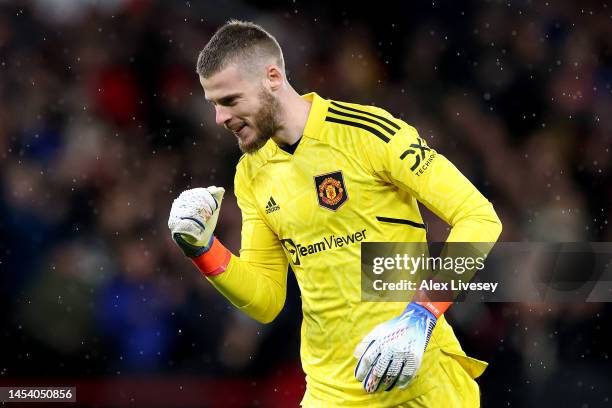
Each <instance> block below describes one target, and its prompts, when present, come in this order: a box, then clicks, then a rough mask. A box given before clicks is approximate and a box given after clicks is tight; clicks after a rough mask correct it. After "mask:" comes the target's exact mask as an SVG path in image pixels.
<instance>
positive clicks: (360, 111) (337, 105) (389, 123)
mask: <svg viewBox="0 0 612 408" xmlns="http://www.w3.org/2000/svg"><path fill="white" fill-rule="evenodd" d="M331 104H332V105H334V106H335V107H337V108H342V109H346V110H349V111H353V112H357V113H361V114H363V115H368V116H371V117H373V118H376V119H380V120H382V121H383V122H385V123H387V124H388V125H389V126H392V127H394V128H395V129H397V130H400V126H399V125H398V124H397V123H395V122H393V121H391V120H389V119H387V118H385V117H384V116H380V115H376V114H375V113H371V112H367V111H363V110H360V109H355V108H351V107H350V106H346V105H343V104H341V103H338V102H335V101H331Z"/></svg>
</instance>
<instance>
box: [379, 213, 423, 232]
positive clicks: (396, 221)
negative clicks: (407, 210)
mask: <svg viewBox="0 0 612 408" xmlns="http://www.w3.org/2000/svg"><path fill="white" fill-rule="evenodd" d="M376 219H377V220H378V221H380V222H388V223H390V224H403V225H410V226H411V227H415V228H423V229H424V230H425V231H427V225H425V224H419V223H418V222H414V221H410V220H404V219H402V218H389V217H379V216H376Z"/></svg>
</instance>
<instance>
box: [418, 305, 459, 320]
mask: <svg viewBox="0 0 612 408" xmlns="http://www.w3.org/2000/svg"><path fill="white" fill-rule="evenodd" d="M415 303H416V304H417V305H421V306H423V307H424V308H426V309H427V310H429V311H430V312H431V313H433V314H434V316H436V319H437V318H439V317H440V316H441V315H442V314H444V312H446V309H448V308H449V307H450V305H452V304H453V302H415Z"/></svg>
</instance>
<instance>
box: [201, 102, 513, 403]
mask: <svg viewBox="0 0 612 408" xmlns="http://www.w3.org/2000/svg"><path fill="white" fill-rule="evenodd" d="M304 98H305V99H307V100H309V101H310V102H311V103H312V105H311V111H310V114H309V117H308V121H307V124H306V127H305V129H304V133H303V136H302V138H301V139H300V141H299V144H298V145H297V148H296V149H295V150H294V151H293V152H292V153H290V152H287V151H285V150H283V149H281V148H280V147H279V146H278V145H277V144H276V143H274V142H273V141H272V140H269V141H268V143H267V144H266V145H265V146H264V147H263V148H261V149H260V150H259V151H257V152H256V153H254V154H252V155H244V156H243V157H242V159H241V160H240V162H239V163H238V166H237V170H236V177H235V186H234V187H235V194H236V197H237V199H238V205H239V207H240V209H241V211H242V217H243V220H242V246H241V250H240V256H239V257H237V256H232V258H231V260H230V263H229V264H228V267H227V270H226V271H225V272H224V273H222V274H220V275H218V276H216V277H213V278H210V281H211V282H212V284H213V285H214V286H215V287H216V288H217V289H218V290H219V291H220V292H222V293H223V294H224V295H225V296H226V297H227V298H228V299H229V300H230V301H231V302H232V303H233V304H234V305H236V306H237V307H238V308H240V309H242V310H243V311H244V312H246V313H247V314H249V315H250V316H252V317H253V318H255V319H257V320H259V321H262V322H269V321H272V320H273V319H274V317H275V316H276V315H277V314H278V313H279V312H280V310H281V309H282V307H283V304H284V301H285V294H286V279H287V270H288V268H287V266H288V265H290V266H291V269H292V270H293V271H294V273H295V276H296V278H297V281H298V284H299V287H300V290H301V297H302V310H303V321H302V331H301V359H302V366H303V369H304V371H305V373H306V380H307V391H306V395H305V397H304V401H303V403H304V404H306V405H317V403H318V404H319V405H325V406H395V405H398V404H401V403H402V402H406V401H409V400H411V399H412V398H415V397H417V396H418V395H420V394H422V393H424V392H427V390H429V389H431V388H432V387H434V386H435V380H436V379H435V378H432V377H431V376H428V375H427V374H423V373H427V371H428V370H429V369H430V367H432V366H434V365H435V364H436V361H434V360H435V359H434V358H433V357H429V356H432V355H433V354H432V353H431V351H432V350H434V349H436V348H440V349H441V350H442V351H443V352H445V353H447V354H449V355H453V356H455V357H456V358H457V360H458V361H459V362H460V363H461V365H462V366H463V367H464V369H465V370H466V371H467V372H468V373H469V374H470V376H472V378H475V377H477V376H478V375H480V374H481V373H482V371H483V370H484V368H485V366H486V364H485V363H482V362H479V361H478V360H474V359H470V358H468V357H466V356H465V353H463V351H462V350H461V347H460V345H459V343H458V341H457V339H456V337H455V335H454V334H453V331H452V329H451V327H450V326H449V325H448V323H447V322H446V320H445V319H444V317H441V318H440V319H439V320H438V323H437V325H436V327H435V330H434V332H433V335H432V338H431V340H430V342H429V345H428V348H427V351H426V353H425V357H424V359H423V365H422V366H421V369H420V371H419V375H417V377H416V379H415V380H413V382H412V383H411V384H410V385H409V386H408V387H407V388H406V389H404V390H400V389H394V390H392V391H390V392H384V393H375V394H366V393H365V392H364V391H363V388H362V385H361V383H360V382H358V381H357V380H356V379H355V377H354V369H355V365H356V359H355V358H354V356H353V350H354V348H355V346H356V345H357V343H359V342H360V341H361V339H362V338H363V337H364V336H365V335H366V334H367V333H368V332H369V331H370V330H372V329H373V328H374V326H376V325H377V324H379V323H381V322H384V321H386V320H389V319H392V318H394V317H396V316H397V315H398V314H400V313H401V312H402V311H403V309H404V308H405V306H406V303H407V302H408V301H409V300H410V299H406V302H405V303H392V302H376V303H366V302H362V301H361V281H360V279H361V278H360V277H361V258H360V246H361V243H362V242H366V241H374V242H381V241H384V242H423V241H425V240H426V227H425V225H424V224H423V220H422V218H421V215H420V213H419V208H418V205H417V201H420V202H421V203H423V204H424V205H425V206H427V207H428V208H429V209H431V210H432V211H433V212H434V213H435V214H436V215H438V216H439V217H441V218H442V219H444V220H445V221H446V222H447V223H448V224H450V225H451V226H452V229H451V232H450V235H449V237H448V241H455V242H495V241H496V240H497V238H498V236H499V234H500V232H501V223H500V221H499V219H498V218H497V216H496V214H495V212H494V210H493V207H492V205H491V203H490V202H489V201H488V200H487V199H486V198H485V197H483V195H482V194H481V193H480V192H479V191H478V190H477V189H476V188H475V187H474V186H473V185H472V184H471V183H470V182H469V181H468V180H467V179H466V178H465V177H464V176H463V175H462V174H461V173H460V172H459V171H458V170H457V169H456V168H455V167H454V166H453V164H452V163H450V162H449V161H448V160H447V159H446V158H445V157H444V156H442V155H441V154H439V153H437V152H435V151H434V150H433V149H432V148H430V147H429V146H428V145H427V143H426V142H425V140H423V139H422V138H421V137H419V135H418V133H417V131H416V130H415V129H414V128H413V127H411V126H409V125H408V124H406V123H405V122H403V121H402V120H399V119H397V118H395V117H393V116H392V115H390V114H389V113H387V112H386V111H385V110H383V109H380V108H377V107H372V106H362V105H356V104H350V103H345V102H336V101H330V100H324V99H322V98H321V97H320V96H318V95H317V94H314V93H311V94H308V95H305V96H304ZM432 370H433V369H432ZM432 372H434V371H432Z"/></svg>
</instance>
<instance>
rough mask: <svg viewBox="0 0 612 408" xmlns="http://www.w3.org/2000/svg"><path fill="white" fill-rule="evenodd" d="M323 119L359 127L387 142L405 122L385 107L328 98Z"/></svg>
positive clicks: (364, 131) (362, 130)
mask: <svg viewBox="0 0 612 408" xmlns="http://www.w3.org/2000/svg"><path fill="white" fill-rule="evenodd" d="M325 121H326V122H328V123H332V124H340V125H345V126H349V127H352V128H356V129H359V131H360V132H363V133H370V134H372V135H374V136H376V137H377V138H378V139H380V140H382V141H384V142H388V141H389V140H390V138H391V137H393V136H394V135H395V134H396V133H397V132H398V131H400V129H402V127H404V126H406V123H405V122H404V121H402V120H401V119H398V118H396V117H394V116H393V115H391V114H390V113H389V112H387V111H386V110H385V109H382V108H379V107H376V106H371V105H359V104H356V103H348V102H339V101H334V100H330V101H329V105H328V109H327V115H326V117H325Z"/></svg>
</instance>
